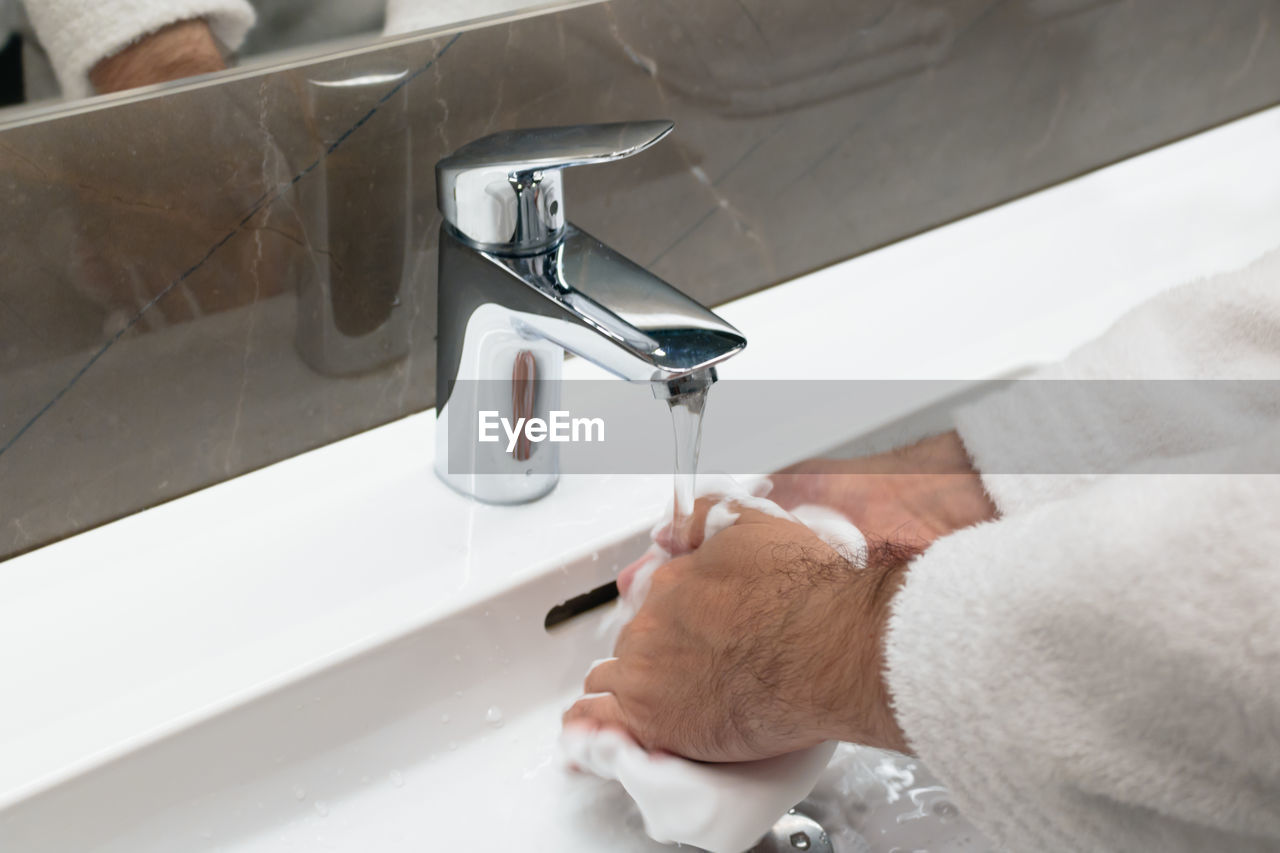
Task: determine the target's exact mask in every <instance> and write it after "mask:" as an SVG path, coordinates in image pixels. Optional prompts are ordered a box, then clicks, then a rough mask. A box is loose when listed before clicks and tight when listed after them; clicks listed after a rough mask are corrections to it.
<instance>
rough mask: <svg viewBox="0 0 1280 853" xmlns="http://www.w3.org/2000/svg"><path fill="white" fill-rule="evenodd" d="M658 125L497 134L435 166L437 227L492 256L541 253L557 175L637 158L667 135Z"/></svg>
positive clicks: (550, 237) (553, 229)
mask: <svg viewBox="0 0 1280 853" xmlns="http://www.w3.org/2000/svg"><path fill="white" fill-rule="evenodd" d="M673 127H675V125H674V124H673V123H672V122H670V121H666V120H657V121H626V122H615V123H613V124H580V125H571V126H568V127H540V128H530V129H525V130H505V131H502V132H500V133H494V134H491V135H489V136H485V137H482V138H480V139H477V140H475V141H473V142H469V143H467V144H466V145H464V146H462V147H461V148H459V149H458V150H457V151H455V152H453V153H452V154H450V155H449V156H448V157H445V158H444V159H443V160H441V161H440V162H438V163H436V193H437V197H438V200H439V204H440V212H441V213H442V214H443V215H444V218H445V221H446V222H448V223H449V224H450V225H451V226H453V228H454V230H455V231H457V232H458V234H459V235H460V236H461V237H462V238H463V239H464V240H466V241H467V242H469V243H471V244H473V245H474V246H475V247H477V248H480V249H483V250H485V251H492V252H495V253H499V254H527V253H531V252H539V251H544V250H545V249H547V248H548V247H549V246H551V245H554V244H555V242H556V241H557V240H559V239H560V237H561V236H562V234H563V233H564V224H565V218H566V217H565V210H564V192H563V181H562V178H561V170H563V169H566V168H568V167H570V166H586V165H589V164H592V163H607V162H609V161H610V160H620V159H622V158H623V157H630V156H631V155H632V154H639V153H640V152H641V151H643V150H645V149H646V148H648V147H649V146H650V145H653V144H654V143H655V142H657V141H658V140H660V139H662V138H663V137H664V136H666V135H667V134H668V133H670V132H671V130H672V128H673Z"/></svg>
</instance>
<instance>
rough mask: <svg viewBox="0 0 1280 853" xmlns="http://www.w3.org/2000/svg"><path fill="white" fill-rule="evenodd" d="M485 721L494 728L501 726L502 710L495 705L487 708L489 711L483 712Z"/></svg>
mask: <svg viewBox="0 0 1280 853" xmlns="http://www.w3.org/2000/svg"><path fill="white" fill-rule="evenodd" d="M484 719H485V721H486V722H487V723H488V724H489V725H491V726H494V727H495V728H496V727H497V726H501V725H502V709H501V708H499V707H498V706H497V705H491V706H489V710H488V711H485V712H484Z"/></svg>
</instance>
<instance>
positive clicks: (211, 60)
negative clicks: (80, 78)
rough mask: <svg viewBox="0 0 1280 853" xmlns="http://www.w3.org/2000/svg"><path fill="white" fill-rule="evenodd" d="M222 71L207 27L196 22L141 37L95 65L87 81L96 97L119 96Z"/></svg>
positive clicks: (222, 62) (220, 59) (177, 24)
mask: <svg viewBox="0 0 1280 853" xmlns="http://www.w3.org/2000/svg"><path fill="white" fill-rule="evenodd" d="M226 67H227V66H226V62H225V60H224V59H223V57H222V51H221V50H220V49H219V48H218V43H217V41H216V40H215V39H214V37H213V33H212V32H211V31H210V29H209V25H208V24H207V23H206V22H205V21H203V20H199V19H197V20H192V21H180V22H178V23H176V24H171V25H170V26H167V27H165V28H163V29H161V30H157V31H156V32H154V33H150V34H149V35H146V36H143V37H142V38H141V39H139V40H138V41H136V42H134V43H133V44H131V45H129V46H128V47H126V48H124V49H123V50H121V51H120V52H119V53H116V54H114V55H112V56H108V57H107V58H106V59H103V60H102V61H101V62H99V63H98V64H97V65H95V66H94V67H93V68H92V69H91V70H90V71H89V80H90V81H91V82H92V83H93V87H94V89H95V90H96V91H98V92H99V93H105V92H119V91H122V90H124V89H132V88H135V87H137V86H147V85H150V84H152V83H163V82H166V81H168V80H178V79H181V78H183V77H191V76H194V75H196V74H205V73H208V72H210V71H221V70H222V69H224V68H226Z"/></svg>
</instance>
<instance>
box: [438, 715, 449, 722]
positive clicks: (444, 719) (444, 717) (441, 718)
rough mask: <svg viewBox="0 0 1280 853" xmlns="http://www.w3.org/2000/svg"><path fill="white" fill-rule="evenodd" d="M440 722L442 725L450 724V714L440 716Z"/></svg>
mask: <svg viewBox="0 0 1280 853" xmlns="http://www.w3.org/2000/svg"><path fill="white" fill-rule="evenodd" d="M440 722H442V723H447V722H449V715H448V714H441V715H440Z"/></svg>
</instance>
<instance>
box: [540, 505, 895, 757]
mask: <svg viewBox="0 0 1280 853" xmlns="http://www.w3.org/2000/svg"><path fill="white" fill-rule="evenodd" d="M712 504H713V501H711V500H708V499H704V500H701V501H699V502H698V505H697V508H696V510H695V513H694V516H693V523H692V528H693V529H695V530H697V531H701V530H702V529H703V525H704V523H705V519H706V515H707V512H708V510H709V509H710V507H711V505H712ZM734 510H735V512H737V513H738V514H739V515H738V518H737V520H736V522H735V523H734V524H733V525H732V526H730V527H728V528H726V529H724V530H722V531H720V532H719V533H717V534H716V535H714V536H712V537H710V538H709V539H707V540H706V541H705V542H702V543H701V545H700V546H699V547H698V548H697V549H696V550H694V551H692V552H691V553H688V554H685V555H684V556H681V557H677V558H675V559H674V560H671V561H670V562H668V563H666V564H665V565H663V566H661V567H659V568H658V569H657V570H656V572H655V573H654V575H653V577H652V581H651V584H650V587H649V592H648V595H647V597H646V599H645V602H644V604H643V606H642V607H641V609H640V611H639V613H638V614H637V615H636V617H635V619H633V620H632V622H631V623H630V624H629V625H627V627H626V628H624V629H623V631H622V634H621V635H620V636H619V638H618V643H617V647H616V649H615V655H616V658H614V659H612V660H608V661H605V662H604V663H601V664H599V665H598V666H596V667H595V668H594V669H593V670H592V671H591V673H590V674H589V675H588V676H587V681H586V692H587V693H588V694H589V695H588V696H586V697H584V698H583V699H581V700H579V701H578V702H577V704H575V705H574V706H573V707H572V708H571V709H570V710H569V711H568V712H567V713H566V714H565V724H566V725H587V726H594V727H601V726H607V727H613V728H618V729H622V730H624V731H626V732H628V733H629V734H630V735H631V736H632V737H633V738H635V739H636V740H637V741H638V742H639V743H640V744H641V745H642V746H644V747H645V748H647V749H649V750H662V751H668V752H673V753H677V754H679V755H683V756H685V757H688V758H693V759H697V760H703V761H745V760H752V759H758V758H767V757H770V756H774V755H780V754H783V753H786V752H791V751H794V750H797V749H803V748H805V747H809V746H813V745H816V744H818V743H821V742H823V741H826V740H846V741H854V742H857V743H863V744H867V745H872V746H878V747H883V748H887V749H898V750H905V749H906V748H907V746H906V743H905V740H904V738H903V734H902V731H901V730H900V729H899V728H898V726H897V723H896V722H895V721H894V718H893V713H892V711H891V709H890V703H889V696H888V693H887V690H886V687H885V683H884V677H883V669H884V663H883V648H882V646H883V643H882V639H883V634H884V628H885V622H886V619H887V616H888V604H889V600H890V598H891V597H892V595H893V594H894V592H896V590H897V588H898V586H899V584H900V583H901V579H902V574H903V571H904V568H905V557H906V556H908V555H906V554H903V553H900V552H898V551H897V550H895V549H889V550H888V551H885V550H884V549H877V548H874V547H873V548H872V549H871V550H872V554H871V556H870V558H869V560H868V565H867V566H865V567H855V566H854V565H852V564H851V563H850V562H849V561H848V560H846V559H845V558H844V557H843V556H841V555H840V554H838V553H837V552H836V551H835V550H834V549H832V548H831V547H830V546H828V545H827V544H826V543H825V542H823V541H822V540H821V539H819V538H818V536H817V535H815V534H814V533H813V532H812V531H811V530H809V529H808V528H807V527H805V526H804V525H802V524H800V523H799V522H796V521H791V520H786V519H781V518H777V517H774V516H771V515H767V514H765V513H762V512H759V511H757V510H752V509H743V508H740V507H735V508H734ZM699 538H700V536H699ZM624 583H625V581H624ZM591 694H600V695H591Z"/></svg>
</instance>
